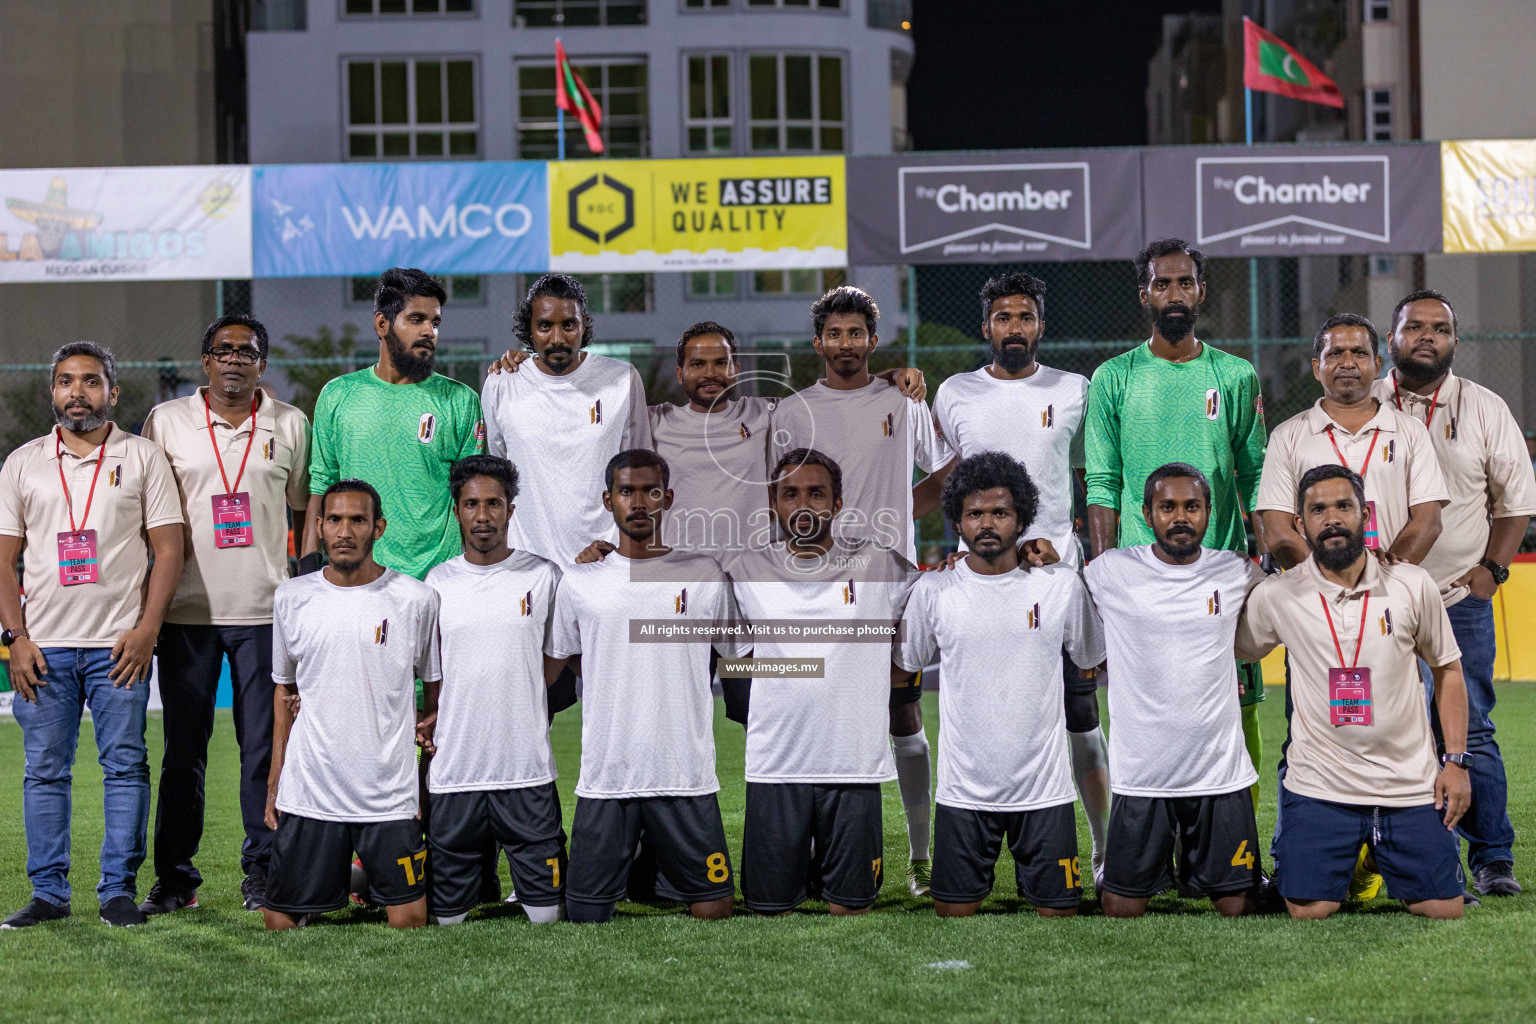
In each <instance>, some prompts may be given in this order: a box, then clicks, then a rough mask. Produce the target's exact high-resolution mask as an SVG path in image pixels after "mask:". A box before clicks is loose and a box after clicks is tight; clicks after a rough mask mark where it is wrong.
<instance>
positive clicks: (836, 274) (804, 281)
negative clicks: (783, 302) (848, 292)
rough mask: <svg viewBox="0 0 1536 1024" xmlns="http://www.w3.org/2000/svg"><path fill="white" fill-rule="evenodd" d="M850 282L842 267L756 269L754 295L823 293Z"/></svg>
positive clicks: (753, 278)
mask: <svg viewBox="0 0 1536 1024" xmlns="http://www.w3.org/2000/svg"><path fill="white" fill-rule="evenodd" d="M847 283H848V272H847V271H846V270H844V269H842V268H841V267H833V268H829V269H826V270H818V269H817V268H815V267H795V268H793V269H790V270H754V271H753V272H752V294H754V295H822V294H824V293H825V292H827V291H828V290H829V289H832V288H837V287H839V286H840V285H845V284H847Z"/></svg>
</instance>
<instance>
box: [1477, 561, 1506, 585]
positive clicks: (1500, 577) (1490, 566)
mask: <svg viewBox="0 0 1536 1024" xmlns="http://www.w3.org/2000/svg"><path fill="white" fill-rule="evenodd" d="M1477 564H1478V565H1480V566H1482V567H1483V568H1484V569H1487V570H1488V572H1489V573H1491V574H1492V575H1493V582H1495V583H1497V584H1498V585H1499V586H1501V587H1502V586H1503V585H1504V584H1505V583H1506V582H1508V580H1509V569H1508V568H1506V567H1505V566H1502V565H1500V564H1499V563H1498V562H1495V561H1494V560H1493V559H1491V558H1485V559H1483V560H1482V561H1481V562H1478V563H1477Z"/></svg>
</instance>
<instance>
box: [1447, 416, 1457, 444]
mask: <svg viewBox="0 0 1536 1024" xmlns="http://www.w3.org/2000/svg"><path fill="white" fill-rule="evenodd" d="M1445 439H1446V440H1447V441H1454V440H1456V417H1455V416H1448V417H1446V420H1445Z"/></svg>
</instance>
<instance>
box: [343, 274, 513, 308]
mask: <svg viewBox="0 0 1536 1024" xmlns="http://www.w3.org/2000/svg"><path fill="white" fill-rule="evenodd" d="M432 279H433V280H434V281H436V282H437V283H438V284H440V285H442V286H443V290H444V291H446V292H447V293H448V301H449V302H451V303H456V304H458V305H460V306H483V305H485V278H484V277H483V276H481V275H480V274H448V275H446V276H445V275H442V274H433V275H432ZM378 287H379V279H378V278H377V277H349V278H347V305H349V306H372V305H373V295H374V292H376V291H377V290H378Z"/></svg>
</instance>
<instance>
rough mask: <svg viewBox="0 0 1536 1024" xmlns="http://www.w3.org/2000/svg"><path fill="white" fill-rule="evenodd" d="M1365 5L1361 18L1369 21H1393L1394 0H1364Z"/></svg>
mask: <svg viewBox="0 0 1536 1024" xmlns="http://www.w3.org/2000/svg"><path fill="white" fill-rule="evenodd" d="M1363 2H1364V4H1365V7H1364V10H1363V12H1362V13H1361V15H1360V20H1362V21H1365V22H1367V23H1369V22H1377V21H1391V20H1392V0H1363Z"/></svg>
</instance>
